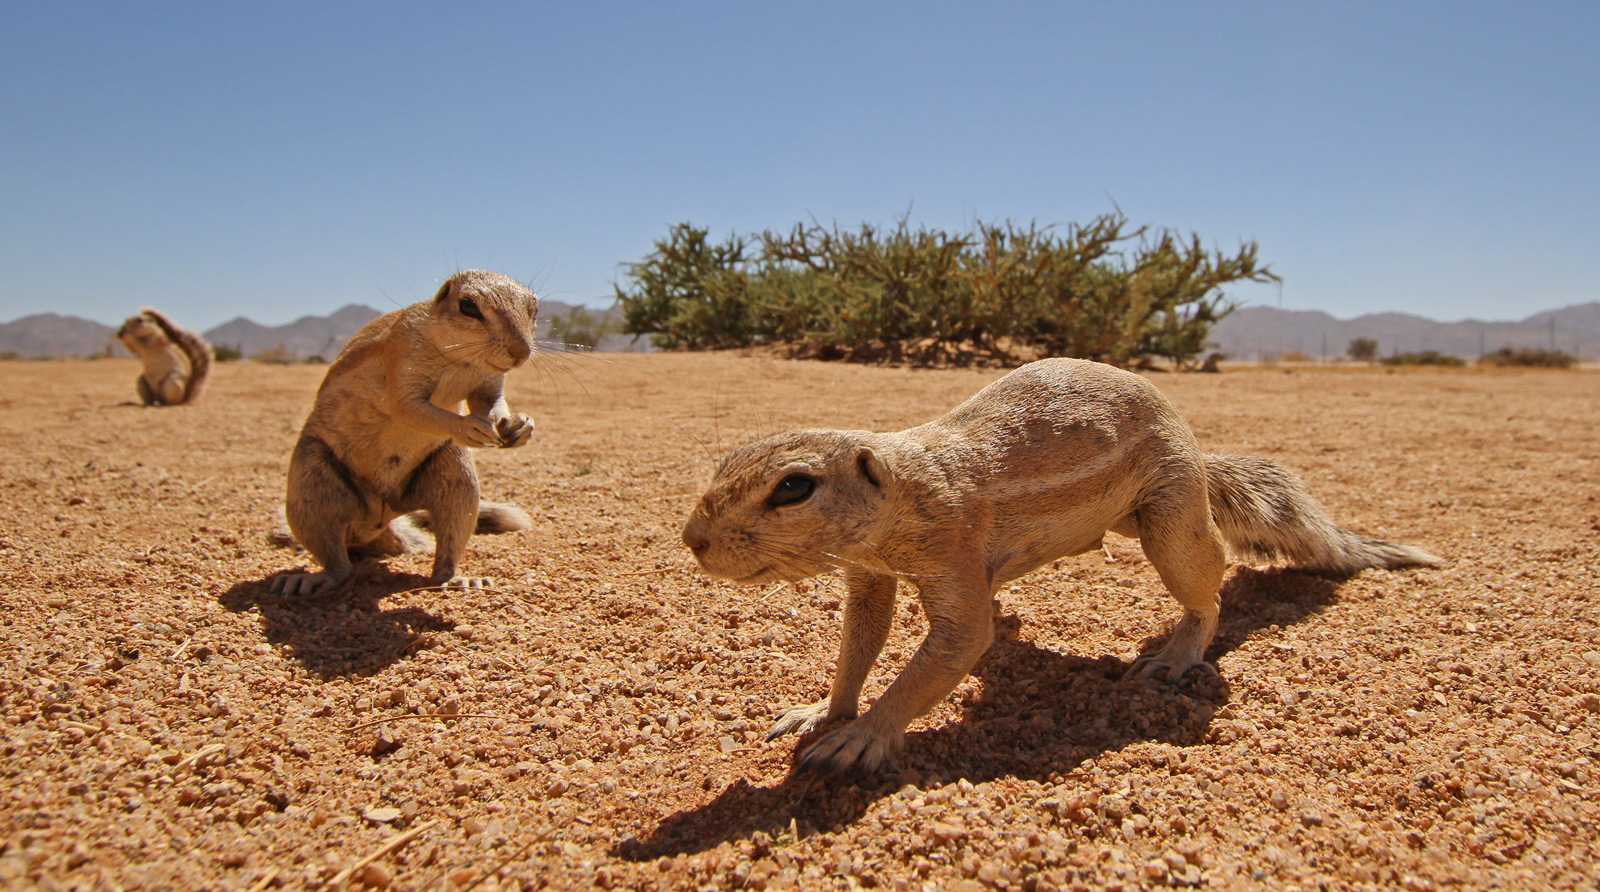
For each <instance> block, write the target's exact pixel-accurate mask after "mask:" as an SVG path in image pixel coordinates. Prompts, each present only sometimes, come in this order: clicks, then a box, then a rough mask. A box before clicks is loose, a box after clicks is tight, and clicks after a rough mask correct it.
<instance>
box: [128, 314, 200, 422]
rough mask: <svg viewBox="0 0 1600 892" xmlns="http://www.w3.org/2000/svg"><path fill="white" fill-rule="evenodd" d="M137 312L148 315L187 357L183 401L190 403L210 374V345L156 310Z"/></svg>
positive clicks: (198, 396)
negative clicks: (186, 376) (187, 365)
mask: <svg viewBox="0 0 1600 892" xmlns="http://www.w3.org/2000/svg"><path fill="white" fill-rule="evenodd" d="M139 312H141V313H143V314H144V315H145V316H147V317H149V319H150V321H151V322H154V323H155V324H156V327H157V328H159V329H161V331H162V333H163V334H165V335H166V336H167V340H169V341H171V342H172V343H174V344H177V345H178V349H179V350H182V351H183V354H184V355H185V356H187V357H189V380H188V381H187V382H185V384H184V387H183V402H185V403H192V402H194V401H195V400H197V399H199V398H200V391H201V390H202V389H204V388H205V386H206V378H208V377H210V375H211V345H210V344H207V343H206V339H205V338H202V337H200V336H199V335H197V334H195V333H194V332H192V331H189V330H188V329H184V328H179V327H178V326H176V325H174V324H172V320H171V319H168V318H167V317H166V316H164V315H162V314H161V312H160V311H158V310H155V309H153V308H151V307H145V308H144V309H142V310H140V311H139Z"/></svg>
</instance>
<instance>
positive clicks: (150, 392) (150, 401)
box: [117, 307, 211, 406]
mask: <svg viewBox="0 0 1600 892" xmlns="http://www.w3.org/2000/svg"><path fill="white" fill-rule="evenodd" d="M117 340H120V341H121V342H122V345H123V346H124V347H127V348H128V352H130V353H132V354H133V355H135V356H137V357H139V361H140V362H141V363H142V364H143V365H144V370H143V371H141V372H140V373H139V377H138V378H135V379H134V386H135V387H137V388H138V390H139V399H140V400H141V401H142V402H143V403H144V404H145V405H146V406H176V405H178V404H179V403H192V402H194V401H195V399H196V398H197V397H199V396H200V390H201V388H203V387H204V386H205V383H206V377H207V376H208V375H210V374H211V345H210V344H207V343H206V341H205V338H202V337H200V336H199V335H197V334H195V333H194V332H192V331H188V330H186V329H182V328H179V327H178V326H176V325H173V324H172V320H170V319H168V318H167V317H166V316H163V315H161V313H159V312H157V311H156V310H153V309H151V308H149V307H145V308H144V309H142V310H140V311H139V315H137V316H129V317H128V318H127V319H126V320H124V321H123V323H122V327H121V328H119V329H117Z"/></svg>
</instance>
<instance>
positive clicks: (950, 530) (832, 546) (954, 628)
mask: <svg viewBox="0 0 1600 892" xmlns="http://www.w3.org/2000/svg"><path fill="white" fill-rule="evenodd" d="M1107 530H1111V531H1115V532H1117V533H1120V534H1123V535H1126V536H1133V537H1137V538H1139V539H1140V542H1141V545H1142V547H1143V549H1144V553H1145V554H1146V555H1147V556H1148V557H1149V559H1150V562H1151V563H1152V564H1153V565H1154V566H1155V569H1156V571H1157V572H1158V573H1159V574H1160V576H1161V580H1162V582H1163V583H1165V584H1166V586H1167V588H1168V590H1170V591H1171V592H1172V594H1173V595H1174V596H1175V597H1176V598H1177V599H1178V601H1179V602H1180V603H1182V605H1183V607H1184V613H1183V617H1182V618H1181V619H1180V620H1179V621H1178V623H1177V626H1176V627H1175V628H1174V629H1173V631H1172V635H1171V638H1170V639H1169V641H1168V643H1167V644H1166V646H1165V647H1163V648H1162V649H1161V650H1160V651H1159V652H1156V653H1152V654H1147V655H1144V656H1142V657H1140V658H1139V659H1138V660H1137V661H1135V663H1134V664H1133V666H1132V667H1131V668H1130V669H1129V675H1132V676H1151V675H1154V676H1161V677H1164V678H1165V679H1167V680H1169V681H1176V680H1177V679H1178V678H1179V677H1180V676H1182V675H1183V673H1184V672H1185V671H1186V670H1188V669H1189V668H1190V667H1192V666H1195V665H1196V664H1198V663H1200V662H1201V660H1202V659H1203V656H1204V653H1205V649H1206V646H1207V644H1209V643H1210V641H1211V637H1212V635H1213V633H1214V632H1215V631H1216V627H1217V613H1218V607H1219V600H1220V598H1219V594H1218V589H1219V587H1220V585H1221V583H1222V577H1223V573H1224V570H1225V569H1226V566H1227V558H1226V552H1225V544H1226V545H1228V546H1232V547H1233V548H1234V550H1235V551H1236V552H1239V553H1241V554H1242V555H1250V556H1256V557H1263V558H1275V557H1281V558H1284V559H1286V560H1287V561H1288V562H1289V563H1290V564H1292V565H1294V566H1298V567H1303V568H1306V569H1310V570H1319V571H1328V572H1333V573H1340V574H1344V573H1353V572H1355V571H1357V570H1360V569H1363V568H1366V567H1399V566H1407V565H1431V564H1436V563H1438V562H1439V559H1438V558H1436V557H1434V556H1433V555H1431V554H1428V553H1427V552H1424V551H1421V550H1419V549H1415V548H1410V547H1407V546H1404V545H1396V544H1393V543H1390V542H1384V541H1381V540H1377V539H1370V538H1367V537H1366V536H1362V535H1360V534H1358V533H1353V532H1351V531H1349V530H1345V529H1343V528H1341V527H1339V526H1338V525H1337V524H1335V523H1334V522H1333V521H1332V520H1330V519H1329V518H1328V516H1327V514H1326V513H1324V511H1323V510H1322V508H1321V507H1320V506H1318V505H1317V503H1316V502H1315V501H1313V500H1312V499H1311V497H1310V496H1308V495H1306V493H1305V492H1304V491H1303V490H1302V489H1301V487H1300V486H1299V484H1298V483H1297V482H1296V481H1295V479H1294V478H1293V477H1292V476H1291V475H1290V474H1289V473H1288V472H1287V471H1285V470H1284V469H1283V468H1281V467H1279V466H1278V465H1276V464H1274V463H1273V462H1271V461H1268V460H1267V459H1263V458H1252V457H1240V456H1227V455H1205V454H1202V453H1201V451H1200V449H1199V447H1198V446H1197V445H1196V443H1195V439H1194V435H1193V434H1192V433H1191V432H1190V430H1189V428H1188V426H1187V425H1186V424H1185V423H1184V422H1183V419H1182V418H1180V417H1179V416H1178V414H1177V411H1176V410H1175V409H1174V408H1173V407H1172V405H1171V404H1170V403H1168V402H1167V400H1166V398H1165V397H1163V396H1162V395H1161V393H1160V391H1158V390H1157V389H1156V388H1155V387H1154V386H1153V385H1151V384H1150V383H1149V382H1148V381H1146V380H1144V379H1143V378H1141V377H1139V376H1138V375H1135V374H1133V373H1131V372H1127V371H1123V370H1121V369H1118V368H1115V367H1113V366H1108V365H1102V364H1100V363H1094V362H1085V361H1080V360H1073V359H1048V360H1043V361H1040V362H1035V363H1031V364H1029V365H1026V366H1023V367H1022V368H1020V369H1017V370H1016V371H1013V372H1011V373H1010V374H1008V375H1006V376H1005V377H1003V378H1001V379H1000V380H998V381H996V382H994V383H993V384H991V385H989V386H988V387H986V388H984V389H983V390H982V391H980V392H979V393H978V394H977V395H976V396H973V397H972V398H971V399H969V400H967V401H966V402H965V403H962V404H961V405H960V406H957V407H956V408H955V409H954V410H952V411H951V412H949V413H948V414H946V415H945V416H943V417H942V418H939V419H937V420H935V421H931V422H929V423H927V424H924V425H922V426H920V427H914V428H911V429H909V430H904V431H900V432H897V433H869V432H866V431H842V430H802V431H791V432H788V433H781V434H777V435H774V436H771V437H768V438H766V439H763V440H761V441H759V442H756V443H753V444H751V445H748V446H744V447H741V448H739V449H736V450H734V451H733V452H732V453H730V454H729V455H728V456H727V457H726V458H725V459H724V460H723V462H722V464H721V466H720V467H719V468H718V469H717V471H716V474H715V475H714V476H713V479H712V481H711V485H710V487H709V489H708V491H707V492H706V494H705V496H704V497H703V498H702V499H701V501H700V503H699V505H698V506H697V507H696V508H695V510H694V512H693V514H692V515H691V517H690V519H689V522H688V524H687V525H686V526H685V528H684V531H683V540H684V543H685V544H686V545H687V546H688V547H689V548H690V550H691V551H693V552H694V555H695V557H696V558H697V559H698V560H699V562H700V565H701V566H702V567H703V568H705V570H706V571H707V572H708V573H710V574H712V575H715V576H721V577H725V578H729V579H734V580H738V581H740V582H746V583H768V582H775V581H783V580H789V581H793V580H797V579H801V578H805V577H809V576H813V575H815V574H818V573H822V572H826V571H829V570H832V569H835V568H839V569H842V570H843V573H844V578H845V581H846V583H847V587H848V596H847V600H846V604H845V609H844V635H843V641H842V644H841V646H840V651H839V661H838V668H837V671H836V674H835V676H834V681H833V686H832V690H831V692H830V695H829V697H828V698H827V699H825V700H822V701H820V702H818V703H813V704H809V705H804V706H796V707H793V708H791V709H789V710H788V711H787V712H785V713H784V714H783V715H782V716H781V717H780V718H779V720H778V722H777V724H776V725H775V726H774V727H773V729H772V732H771V733H770V734H769V735H768V739H769V740H770V739H773V738H775V737H778V736H781V735H783V734H788V733H791V732H798V733H806V732H809V731H811V730H813V729H815V728H817V727H818V726H819V725H821V724H822V723H824V722H827V721H829V720H833V719H840V718H853V717H855V715H856V709H857V699H858V697H859V695H860V691H861V685H862V682H863V680H864V679H865V678H866V676H867V670H868V669H869V668H871V666H872V663H873V661H874V660H875V659H877V656H878V653H879V651H881V650H882V648H883V644H884V641H885V639H886V638H887V636H888V633H889V627H890V622H891V619H892V617H893V615H894V597H895V588H896V581H897V580H898V579H905V580H907V581H908V582H911V583H912V584H914V585H915V586H916V588H917V592H918V596H919V598H920V600H921V602H922V606H923V610H924V612H925V613H926V614H927V617H928V634H927V637H926V638H925V639H924V640H923V642H922V644H921V646H919V647H918V648H917V651H916V653H915V654H914V655H913V656H912V658H911V661H910V663H909V664H908V665H907V666H906V668H905V670H904V671H902V672H901V673H900V675H899V676H898V677H897V678H896V679H895V680H894V681H893V683H891V684H890V685H889V688H888V689H887V690H886V691H884V693H883V696H882V697H880V698H879V699H878V701H877V702H876V703H875V704H874V705H873V706H872V708H871V709H869V710H868V711H867V713H866V714H865V715H864V716H862V717H861V718H860V719H858V720H856V721H854V722H851V723H849V724H847V725H845V726H843V727H841V728H837V729H835V730H833V731H831V732H829V733H828V734H827V735H825V736H824V737H822V738H821V739H819V740H818V741H817V742H816V743H815V744H814V745H812V746H811V747H810V748H809V749H808V750H807V751H806V753H805V754H804V756H803V757H802V760H801V762H800V764H801V766H802V767H816V768H821V769H825V770H833V771H840V770H848V769H857V770H860V771H863V772H868V773H870V772H873V771H876V770H878V769H880V768H882V767H883V766H885V765H886V764H887V763H889V762H891V761H892V759H893V757H894V755H895V753H896V752H897V751H898V749H899V747H900V746H901V745H902V743H903V740H904V732H905V730H906V727H907V726H908V725H909V724H910V723H911V721H912V720H913V719H915V718H917V717H918V716H920V715H922V714H924V713H926V712H928V711H929V710H930V709H932V708H933V707H934V706H935V705H936V704H938V703H939V701H940V700H942V699H944V697H945V696H946V695H948V694H949V693H950V691H951V690H953V689H954V688H955V686H956V685H957V684H958V683H959V682H960V681H961V679H963V678H965V677H966V675H967V673H968V672H969V671H971V669H972V667H973V665H974V664H975V663H976V662H977V660H978V658H979V657H980V656H981V655H982V654H983V652H984V650H985V649H987V648H988V646H989V644H990V640H991V635H992V622H993V615H992V608H991V604H992V599H993V596H994V593H995V591H996V590H998V589H999V587H1000V586H1001V585H1003V584H1005V583H1007V582H1010V581H1011V580H1014V579H1016V578H1018V577H1020V576H1022V575H1023V574H1025V573H1028V572H1030V571H1032V570H1035V569H1037V568H1038V567H1040V566H1043V565H1044V564H1046V563H1049V562H1050V561H1053V560H1055V559H1056V558H1059V557H1063V556H1066V555H1073V554H1080V553H1083V552H1086V551H1090V550H1092V549H1096V548H1099V547H1100V546H1101V542H1102V537H1103V535H1104V534H1105V532H1106V531H1107Z"/></svg>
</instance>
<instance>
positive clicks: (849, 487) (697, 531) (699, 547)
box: [683, 430, 894, 583]
mask: <svg viewBox="0 0 1600 892" xmlns="http://www.w3.org/2000/svg"><path fill="white" fill-rule="evenodd" d="M871 438H872V435H871V434H868V433H866V432H863V431H838V430H801V431H789V432H787V433H781V434H775V435H773V436H770V437H767V438H766V439H764V440H760V441H758V442H755V443H751V444H749V445H747V446H742V447H740V448H738V449H735V450H734V451H733V452H731V453H729V454H728V456H727V457H726V458H725V459H723V461H722V464H721V465H720V466H719V467H718V468H717V471H716V473H715V474H714V475H713V476H712V479H711V485H710V486H709V487H708V488H707V490H706V494H705V495H704V496H703V497H702V498H701V499H700V504H699V505H698V506H696V507H695V509H694V513H693V514H692V515H690V517H689V522H688V524H687V525H686V526H685V527H684V529H683V542H684V544H685V545H687V546H688V547H689V550H690V551H692V552H694V556H695V559H696V560H698V561H699V562H700V566H701V567H702V568H704V569H705V571H706V572H707V573H709V574H711V575H713V576H720V577H723V578H726V579H734V580H737V581H739V582H747V583H763V582H778V581H784V580H787V581H791V582H792V581H795V580H798V579H804V578H806V577H809V576H815V575H817V574H818V573H823V572H826V571H828V570H831V569H834V568H836V567H847V566H858V565H875V564H876V563H877V562H878V559H877V558H876V556H875V555H873V553H872V549H871V546H870V544H869V543H868V541H867V540H868V539H869V537H870V533H871V531H872V529H873V527H874V526H875V525H876V523H877V521H878V519H879V515H880V514H881V513H882V510H883V507H884V503H885V502H886V501H887V499H888V497H889V493H890V491H891V489H892V487H893V484H894V481H893V477H892V475H891V473H890V469H889V467H888V466H887V465H886V464H885V463H884V461H883V459H882V458H881V457H880V456H879V455H878V453H877V452H875V451H874V450H873V449H872V447H871V446H870V445H869V443H868V440H869V439H871Z"/></svg>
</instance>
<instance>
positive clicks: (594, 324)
mask: <svg viewBox="0 0 1600 892" xmlns="http://www.w3.org/2000/svg"><path fill="white" fill-rule="evenodd" d="M615 332H616V326H615V325H614V324H613V323H612V322H611V321H610V320H608V319H607V318H606V317H605V316H603V315H601V314H598V313H594V312H592V311H590V310H589V309H588V308H587V307H582V306H576V307H572V308H570V309H568V310H567V311H566V312H564V313H555V314H552V315H551V316H550V339H551V340H552V341H554V342H555V343H556V344H557V345H559V346H562V347H587V348H589V349H591V350H593V349H594V348H595V347H596V346H597V345H598V344H599V343H600V339H601V338H603V337H605V336H606V335H608V334H613V333H615Z"/></svg>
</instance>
